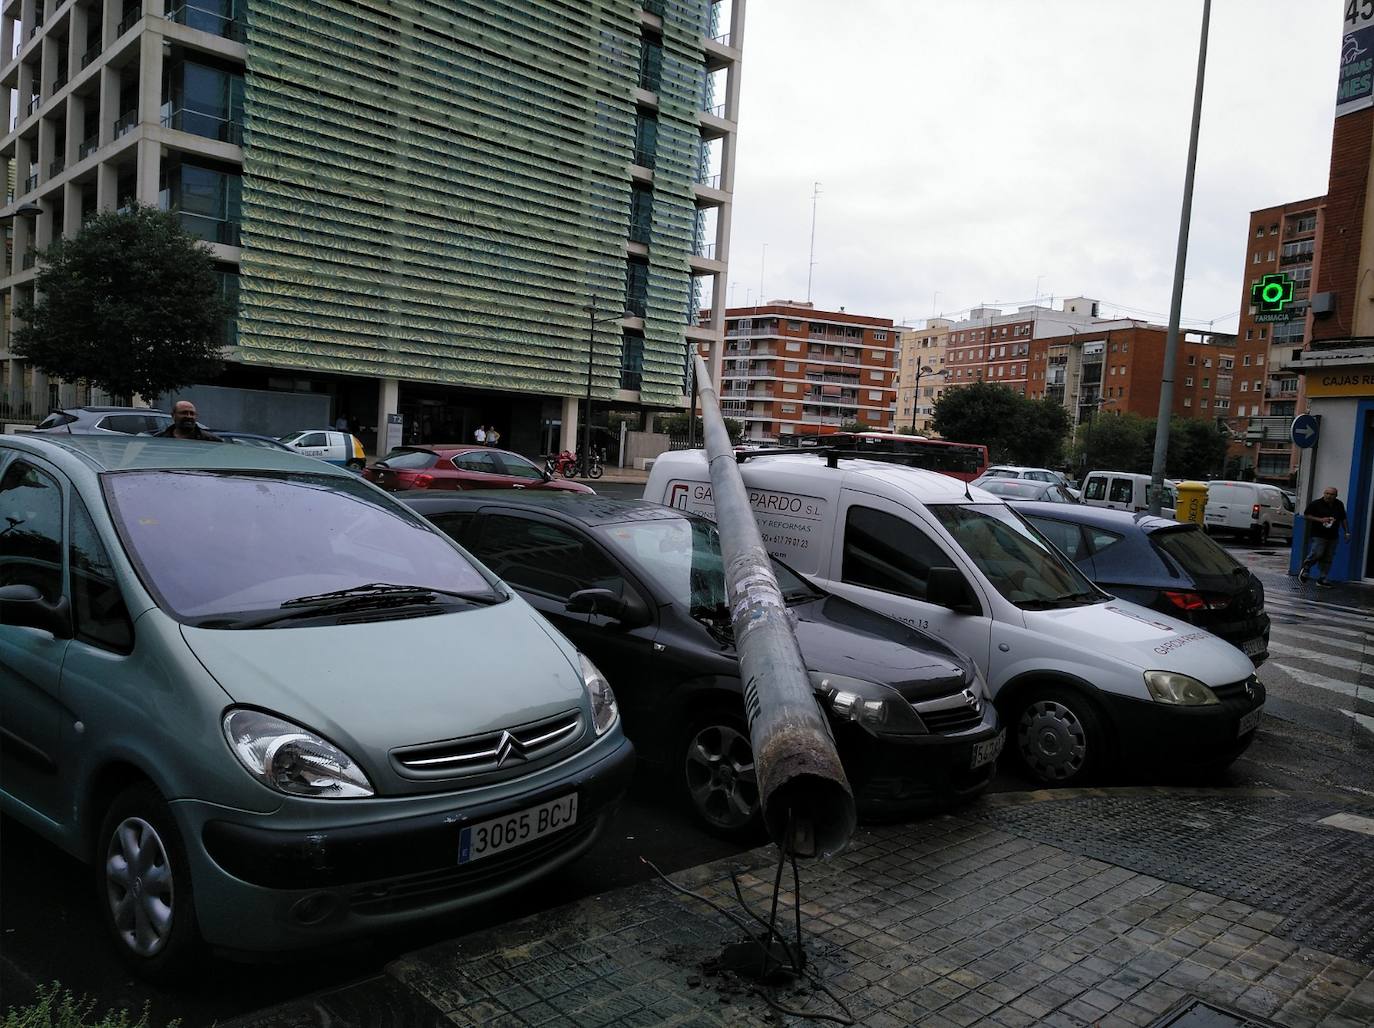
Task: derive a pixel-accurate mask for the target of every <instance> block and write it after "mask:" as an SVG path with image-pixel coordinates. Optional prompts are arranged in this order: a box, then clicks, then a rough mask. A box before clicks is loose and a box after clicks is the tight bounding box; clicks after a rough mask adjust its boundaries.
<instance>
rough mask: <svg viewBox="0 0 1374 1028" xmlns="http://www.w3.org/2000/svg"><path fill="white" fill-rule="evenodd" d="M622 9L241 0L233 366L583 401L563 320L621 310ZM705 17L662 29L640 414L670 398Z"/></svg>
mask: <svg viewBox="0 0 1374 1028" xmlns="http://www.w3.org/2000/svg"><path fill="white" fill-rule="evenodd" d="M640 6H641V5H640V4H639V3H636V2H632V0H583V2H579V3H566V2H564V3H560V2H557V0H479V2H462V0H249V5H248V36H247V43H248V54H249V57H248V68H247V88H246V98H245V126H244V128H245V132H244V135H245V148H244V169H243V176H244V178H243V213H242V237H243V246H244V250H243V258H242V264H241V274H242V280H241V293H240V308H239V323H238V349H237V353H236V357H237V359H239V360H241V361H243V362H245V363H248V364H257V365H267V366H272V367H280V368H291V369H310V370H321V371H334V372H340V373H345V374H356V375H366V376H377V377H392V378H398V379H401V380H406V381H418V382H431V383H441V384H448V385H461V386H468V387H472V388H481V389H502V390H516V391H521V392H537V393H545V394H555V395H570V394H577V393H580V392H581V391H583V390H584V389H585V387H586V373H587V371H586V369H587V364H586V359H587V358H586V352H587V332H588V325H587V315H586V313H585V310H584V308H585V306H586V305H587V303H588V302H589V300H590V299H591V298H592V297H595V298H596V299H597V304H598V306H599V307H600V308H601V309H602V310H604V311H606V312H607V313H608V314H614V313H616V312H619V311H620V310H622V309H623V307H624V304H625V302H626V247H625V240H626V237H627V231H628V226H629V220H630V188H631V179H630V175H629V171H628V168H629V166H630V164H631V163H632V162H633V161H634V155H635V146H636V108H635V101H634V92H635V88H636V86H637V84H638V83H639V80H640V59H641V29H640V14H639V11H640ZM707 10H708V3H707V0H678V2H669V3H667V4H665V5H664V14H663V23H664V26H663V54H662V70H661V84H660V86H659V89H658V99H659V110H658V116H657V121H658V125H657V143H656V155H655V159H654V190H653V192H654V195H653V213H652V224H651V232H650V235H651V238H650V244H649V254H650V256H649V275H648V286H647V290H646V295H645V310H644V325H645V331H644V337H645V338H644V358H643V377H642V386H641V396H642V399H643V401H644V402H646V403H670V402H672V401H673V400H674V399H675V398H677V397H678V396H680V395H681V393H682V368H683V360H684V351H685V345H686V344H685V342H684V336H683V327H684V325H685V324H686V322H687V319H688V314H689V311H690V310H691V308H692V307H693V303H692V297H691V295H690V294H691V277H690V273H689V270H688V255H689V253H690V252H691V250H692V247H693V232H694V227H695V219H696V208H695V205H694V203H693V199H692V183H693V181H694V180H695V178H696V176H697V170H698V162H699V159H700V153H701V138H700V130H699V129H698V127H697V111H698V110H699V109H700V108H701V106H702V100H703V94H704V91H705V76H704V72H703V61H702V50H701V34H702V31H703V27H704V26H705V25H706V24H707V21H706V19H707ZM596 339H597V348H596V352H597V358H596V362H595V383H596V389H595V391H596V393H597V395H599V396H607V395H609V394H610V393H611V392H612V391H613V390H615V389H617V388H618V387H619V385H620V365H621V330H620V327H619V326H618V325H616V324H614V323H603V324H601V325H598V326H597V328H596Z"/></svg>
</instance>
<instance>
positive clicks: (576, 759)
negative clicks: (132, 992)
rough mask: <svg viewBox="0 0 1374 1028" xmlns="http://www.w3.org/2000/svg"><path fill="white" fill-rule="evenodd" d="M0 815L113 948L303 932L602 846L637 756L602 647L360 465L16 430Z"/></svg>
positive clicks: (332, 934)
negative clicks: (560, 625)
mask: <svg viewBox="0 0 1374 1028" xmlns="http://www.w3.org/2000/svg"><path fill="white" fill-rule="evenodd" d="M0 761H2V762H3V763H2V766H0V809H3V811H4V812H5V813H6V814H9V815H11V816H13V817H15V818H16V819H18V820H19V821H21V822H22V823H24V824H25V825H28V826H29V827H30V828H32V829H34V830H35V831H36V832H38V833H39V834H40V835H42V836H44V837H46V838H47V839H49V840H51V841H52V842H53V843H55V844H56V845H58V846H60V847H61V848H62V849H64V850H66V851H68V852H70V853H72V854H74V855H76V856H77V857H79V858H81V859H82V860H85V861H89V862H90V863H91V864H92V865H93V868H94V874H93V878H94V884H95V888H96V891H97V895H98V901H99V903H100V906H101V909H102V911H103V914H104V920H105V922H106V924H107V925H108V926H109V929H110V932H111V934H112V937H113V938H114V940H115V941H116V944H117V946H118V948H119V949H120V950H121V952H122V953H123V954H124V955H125V956H126V957H127V958H128V959H129V961H130V962H131V963H132V964H133V966H134V967H135V968H136V969H137V970H139V971H140V972H141V973H143V974H145V975H148V976H153V977H157V976H165V975H167V974H168V973H170V972H171V971H172V970H173V969H174V968H176V967H178V966H180V965H182V964H183V963H184V961H185V959H186V957H187V956H188V955H190V954H191V953H193V952H194V951H195V950H196V949H197V948H198V946H199V945H200V944H202V943H206V944H209V945H210V946H212V947H216V948H219V949H227V950H255V951H271V950H282V949H291V948H301V947H309V946H314V945H318V944H322V943H327V942H332V941H334V940H337V939H340V938H343V937H348V936H356V935H361V934H365V933H367V932H369V931H374V930H377V929H379V928H383V927H389V926H393V925H397V924H402V923H405V922H408V921H411V920H413V919H416V918H420V917H425V916H429V915H433V914H438V913H442V912H446V911H451V910H454V909H457V908H460V907H463V906H466V905H469V904H472V903H476V902H479V901H484V900H489V899H492V898H493V897H496V896H500V895H502V894H504V893H506V892H509V891H510V890H513V889H516V888H519V887H520V886H522V885H524V884H526V883H528V882H530V881H531V880H533V879H535V878H537V877H540V876H542V875H544V874H547V873H548V872H550V871H552V870H553V869H554V868H557V867H559V866H561V865H563V864H565V863H567V862H568V861H570V860H572V859H574V858H576V857H577V856H579V855H580V854H581V853H583V852H584V851H586V850H587V849H588V848H589V847H590V846H591V845H592V844H593V843H594V841H595V840H596V839H597V837H598V836H599V834H600V833H601V831H602V830H603V828H604V827H605V824H606V822H607V820H608V819H609V818H610V816H611V814H612V812H613V811H614V809H615V807H616V805H617V804H618V802H619V800H620V797H621V795H622V794H623V792H624V790H625V787H626V785H627V784H628V781H629V777H630V774H631V772H632V766H633V751H632V749H631V746H630V744H629V743H628V742H627V741H626V739H625V737H624V735H623V733H622V731H621V727H620V721H619V714H618V711H617V708H616V704H615V698H614V696H613V695H612V693H611V690H610V687H609V686H608V685H607V683H606V681H605V679H604V678H603V677H602V676H601V674H600V673H599V672H598V671H597V669H596V668H595V667H594V666H593V665H592V664H591V662H590V661H588V660H587V659H586V657H584V656H582V655H581V654H580V653H578V652H577V650H576V649H574V648H573V646H572V645H571V644H570V643H569V642H568V641H567V640H566V639H565V638H563V636H561V635H559V634H558V632H556V631H555V630H554V629H552V628H551V627H550V626H549V625H548V623H547V622H546V621H545V620H544V619H543V618H541V617H540V616H539V615H538V614H537V613H535V612H534V611H533V610H532V609H531V608H530V607H529V606H528V605H527V604H526V603H525V601H524V600H522V599H520V597H518V596H517V595H515V594H514V593H513V592H511V591H509V590H507V589H506V588H505V586H504V585H502V584H501V582H500V581H499V579H497V578H496V577H495V576H494V575H492V574H491V572H489V571H487V570H486V569H485V568H484V567H482V566H481V564H480V563H479V562H477V561H476V560H475V559H474V558H472V557H471V556H469V555H468V554H467V553H466V552H465V551H463V550H462V549H461V548H460V547H458V546H457V545H456V544H455V543H453V542H452V541H451V540H449V539H448V537H446V536H445V535H443V534H442V533H441V532H438V531H437V530H435V529H434V528H432V527H431V526H430V525H429V524H428V523H426V522H425V521H424V520H423V519H421V518H420V517H419V516H417V515H416V514H414V513H412V512H411V511H410V510H408V509H407V508H406V507H404V506H402V505H401V504H400V503H398V502H397V501H395V500H394V499H392V498H391V497H390V496H388V495H387V494H386V493H384V492H382V491H381V490H379V489H377V488H375V487H374V486H372V485H370V484H368V483H367V482H364V481H362V480H361V479H359V478H358V477H357V476H356V475H354V474H352V473H350V472H348V471H346V470H345V469H343V468H337V469H335V468H331V467H329V466H327V465H325V464H322V463H321V462H320V461H316V460H312V459H310V458H308V457H301V456H297V455H295V454H290V453H283V452H281V451H276V450H269V449H263V448H259V447H248V446H228V445H224V444H219V443H205V442H189V441H181V440H173V439H158V438H142V437H130V438H122V437H115V436H89V435H88V436H81V435H74V436H53V435H47V436H43V437H37V436H33V437H25V436H22V435H16V436H5V437H3V438H0Z"/></svg>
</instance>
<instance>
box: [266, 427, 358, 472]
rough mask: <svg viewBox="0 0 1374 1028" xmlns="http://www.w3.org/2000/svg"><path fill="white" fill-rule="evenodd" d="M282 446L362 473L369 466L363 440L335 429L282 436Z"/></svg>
mask: <svg viewBox="0 0 1374 1028" xmlns="http://www.w3.org/2000/svg"><path fill="white" fill-rule="evenodd" d="M281 444H282V445H283V446H286V447H289V448H290V449H292V450H295V451H296V452H297V453H299V454H303V455H304V456H306V457H315V458H318V459H319V460H322V461H324V462H325V463H327V464H337V465H338V466H339V467H341V468H353V469H355V470H358V471H361V470H362V469H363V467H364V466H365V465H366V464H367V458H366V455H365V454H364V453H363V443H362V440H361V439H359V438H358V437H357V436H355V435H352V434H350V433H348V432H336V431H335V430H334V429H319V430H311V431H306V432H293V433H292V434H291V435H284V436H282V437H281Z"/></svg>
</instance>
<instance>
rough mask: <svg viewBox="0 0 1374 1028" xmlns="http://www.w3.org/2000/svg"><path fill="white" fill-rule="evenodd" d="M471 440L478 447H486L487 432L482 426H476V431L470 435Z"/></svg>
mask: <svg viewBox="0 0 1374 1028" xmlns="http://www.w3.org/2000/svg"><path fill="white" fill-rule="evenodd" d="M472 439H473V442H475V443H476V444H477V445H478V446H486V445H487V430H486V428H485V426H483V425H478V426H477V431H476V432H473V433H472Z"/></svg>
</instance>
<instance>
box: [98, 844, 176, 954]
mask: <svg viewBox="0 0 1374 1028" xmlns="http://www.w3.org/2000/svg"><path fill="white" fill-rule="evenodd" d="M105 892H106V897H107V898H108V900H109V903H110V913H111V915H112V917H113V920H114V927H115V931H116V932H118V933H119V936H120V938H122V939H123V940H124V943H125V945H127V946H128V947H129V949H130V950H131V951H132V952H133V953H135V954H137V955H138V956H140V957H151V956H154V955H156V954H157V953H158V952H160V951H161V950H162V948H163V947H164V946H165V945H166V944H167V940H168V937H169V936H170V935H171V932H172V915H173V900H174V898H175V888H174V885H173V882H172V868H171V864H170V862H169V861H168V859H167V850H166V847H165V846H163V843H162V839H161V838H160V837H159V836H158V834H157V831H156V830H155V829H154V828H153V826H152V825H151V824H149V823H148V822H147V821H145V820H143V819H142V818H141V817H127V818H125V819H124V820H123V821H121V822H120V823H119V826H118V827H117V828H116V829H115V830H114V832H112V833H111V835H110V842H109V846H108V847H107V848H106V854H105Z"/></svg>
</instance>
